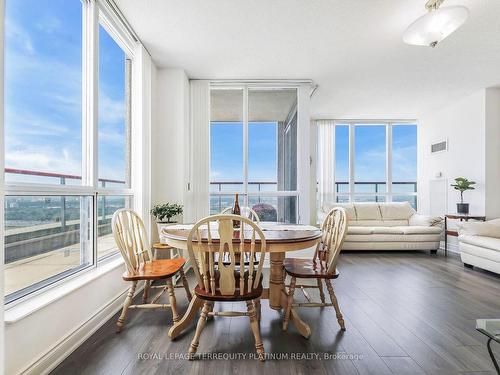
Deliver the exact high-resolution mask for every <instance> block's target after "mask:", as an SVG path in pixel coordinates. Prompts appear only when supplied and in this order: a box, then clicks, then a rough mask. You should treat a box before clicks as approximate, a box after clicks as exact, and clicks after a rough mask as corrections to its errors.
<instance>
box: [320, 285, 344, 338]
mask: <svg viewBox="0 0 500 375" xmlns="http://www.w3.org/2000/svg"><path fill="white" fill-rule="evenodd" d="M325 284H326V288H327V289H328V293H330V300H331V301H332V304H333V307H334V308H335V313H336V314H337V321H338V322H339V325H340V328H341V329H342V331H345V322H344V317H343V316H342V313H341V312H340V307H339V301H337V297H336V296H335V292H334V291H333V286H332V283H331V281H330V280H328V279H325Z"/></svg>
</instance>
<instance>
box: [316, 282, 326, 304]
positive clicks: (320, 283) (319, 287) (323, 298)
mask: <svg viewBox="0 0 500 375" xmlns="http://www.w3.org/2000/svg"><path fill="white" fill-rule="evenodd" d="M316 281H317V282H318V289H319V298H321V303H325V292H324V291H323V282H322V280H321V279H316Z"/></svg>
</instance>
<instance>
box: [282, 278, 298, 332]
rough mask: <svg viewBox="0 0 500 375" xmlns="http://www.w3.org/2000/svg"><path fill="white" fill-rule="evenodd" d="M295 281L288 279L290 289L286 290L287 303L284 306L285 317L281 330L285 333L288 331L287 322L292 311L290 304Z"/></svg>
mask: <svg viewBox="0 0 500 375" xmlns="http://www.w3.org/2000/svg"><path fill="white" fill-rule="evenodd" d="M296 281H297V279H296V278H295V277H292V278H291V279H290V287H289V288H288V302H287V305H286V311H285V317H284V319H283V330H284V331H286V330H287V329H288V320H289V319H290V312H291V311H292V303H293V293H294V292H295V283H296Z"/></svg>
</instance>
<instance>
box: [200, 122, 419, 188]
mask: <svg viewBox="0 0 500 375" xmlns="http://www.w3.org/2000/svg"><path fill="white" fill-rule="evenodd" d="M335 131H336V133H335V153H336V154H335V168H336V170H335V175H336V180H337V181H348V180H349V128H348V126H347V125H346V126H343V125H340V126H337V127H336V130H335ZM248 133H249V134H248V137H249V145H248V148H249V151H248V154H249V156H248V158H249V163H248V180H249V181H276V180H277V177H276V176H277V168H276V152H277V150H276V124H275V123H260V124H252V123H250V124H249V129H248ZM392 138H393V139H392V155H393V163H392V164H393V170H392V175H393V181H416V179H417V148H416V147H417V144H416V142H417V129H416V126H415V125H399V126H398V125H395V126H393V133H392ZM354 155H355V156H354V158H355V179H356V181H385V180H386V173H385V163H386V128H385V126H383V125H369V126H368V125H366V126H356V127H355V154H354ZM210 172H211V173H210V178H211V181H243V124H242V123H225V124H224V123H217V122H213V123H212V126H211V163H210Z"/></svg>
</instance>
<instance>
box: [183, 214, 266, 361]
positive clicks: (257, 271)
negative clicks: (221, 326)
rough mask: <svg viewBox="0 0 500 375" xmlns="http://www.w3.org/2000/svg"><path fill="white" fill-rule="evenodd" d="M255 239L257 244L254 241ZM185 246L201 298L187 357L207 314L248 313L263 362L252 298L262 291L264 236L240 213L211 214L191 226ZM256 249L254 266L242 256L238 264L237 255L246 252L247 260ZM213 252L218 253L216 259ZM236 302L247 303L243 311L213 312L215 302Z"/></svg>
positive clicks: (252, 255) (196, 346) (198, 338)
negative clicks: (237, 222)
mask: <svg viewBox="0 0 500 375" xmlns="http://www.w3.org/2000/svg"><path fill="white" fill-rule="evenodd" d="M234 220H236V221H239V222H240V223H241V225H240V228H238V229H234V228H233V221H234ZM257 240H258V241H259V242H260V243H257ZM233 241H235V244H233ZM187 248H188V252H189V259H190V262H191V264H192V265H193V270H194V273H195V275H196V279H197V281H198V285H197V286H196V288H195V289H194V293H195V294H196V296H197V297H198V298H200V299H201V300H203V301H204V303H203V309H202V311H201V315H200V318H199V320H198V325H197V326H196V332H195V334H194V337H193V340H192V342H191V345H190V347H189V359H190V360H192V359H194V354H195V353H196V351H197V349H198V344H199V341H200V335H201V332H202V331H203V328H204V327H205V323H206V320H207V317H208V316H221V317H225V316H226V317H227V316H229V317H234V316H248V317H249V319H250V327H251V329H252V332H253V335H254V338H255V348H256V350H257V354H258V356H259V359H260V360H261V361H263V360H264V346H263V344H262V340H261V337H260V327H259V323H258V319H257V316H256V307H255V301H256V300H258V299H259V298H260V297H261V294H262V267H263V265H264V260H265V254H266V239H265V237H264V233H263V232H262V230H261V229H260V228H259V227H258V226H257V224H255V223H254V222H252V221H251V220H250V219H248V218H246V217H243V216H238V215H221V214H219V215H213V216H209V217H206V218H204V219H202V220H200V221H198V222H197V223H196V224H195V225H194V227H193V228H192V230H191V232H190V233H189V236H188V238H187ZM257 251H260V252H261V256H260V258H259V263H258V264H257V266H255V265H254V263H253V262H250V263H249V264H245V262H244V261H243V259H244V258H245V257H240V258H239V259H240V260H239V264H238V266H239V267H237V261H236V257H235V255H236V254H238V253H239V254H245V256H248V259H253V257H254V255H255V253H256V252H257ZM226 254H227V255H228V256H229V259H230V263H229V264H228V265H225V264H224V262H223V259H224V258H225V255H226ZM215 255H218V257H217V261H216V260H215V259H216V257H215ZM238 301H244V302H246V305H247V311H246V312H238V311H220V312H215V311H213V308H214V303H215V302H238Z"/></svg>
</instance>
